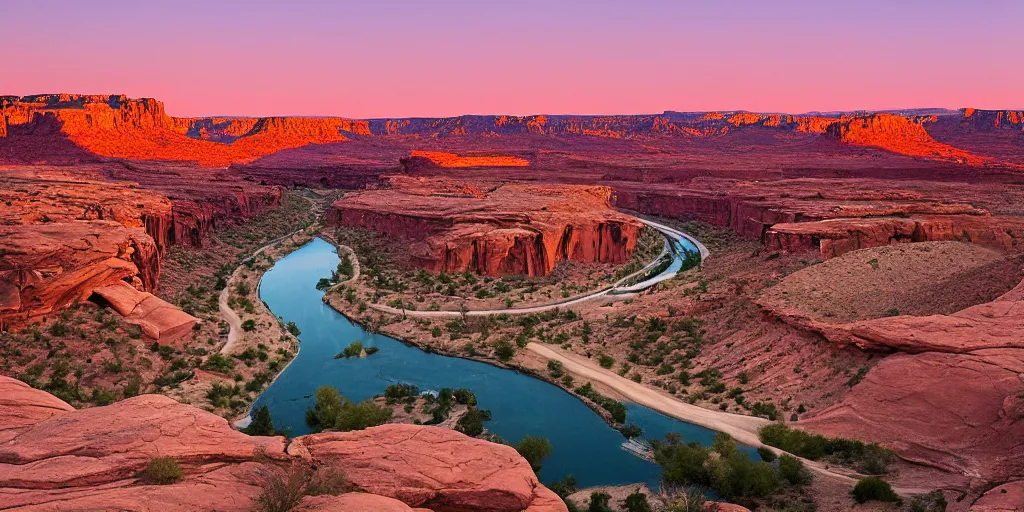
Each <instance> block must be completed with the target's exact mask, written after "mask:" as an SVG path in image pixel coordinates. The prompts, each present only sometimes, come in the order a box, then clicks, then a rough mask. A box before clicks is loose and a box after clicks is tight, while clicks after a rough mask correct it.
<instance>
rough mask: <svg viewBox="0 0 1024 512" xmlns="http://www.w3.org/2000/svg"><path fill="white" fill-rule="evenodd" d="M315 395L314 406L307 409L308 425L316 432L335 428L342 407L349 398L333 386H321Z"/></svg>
mask: <svg viewBox="0 0 1024 512" xmlns="http://www.w3.org/2000/svg"><path fill="white" fill-rule="evenodd" d="M314 396H315V397H316V399H315V400H316V401H315V403H314V405H313V407H312V408H309V409H306V425H309V428H311V429H313V431H314V432H320V431H321V430H324V429H328V428H333V427H334V425H335V423H337V422H338V414H339V413H340V412H341V408H342V407H343V406H344V403H345V402H348V399H346V398H345V397H344V396H342V394H341V393H340V392H339V391H338V390H337V389H334V388H332V387H331V386H320V387H319V388H317V389H316V393H314Z"/></svg>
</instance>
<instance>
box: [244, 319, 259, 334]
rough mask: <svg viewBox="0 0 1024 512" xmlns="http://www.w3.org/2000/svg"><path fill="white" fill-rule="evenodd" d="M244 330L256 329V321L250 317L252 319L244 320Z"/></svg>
mask: <svg viewBox="0 0 1024 512" xmlns="http://www.w3.org/2000/svg"><path fill="white" fill-rule="evenodd" d="M242 330H243V331H245V332H252V331H255V330H256V321H255V320H253V319H251V318H250V319H248V320H246V321H244V322H242Z"/></svg>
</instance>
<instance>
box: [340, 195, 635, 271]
mask: <svg viewBox="0 0 1024 512" xmlns="http://www.w3.org/2000/svg"><path fill="white" fill-rule="evenodd" d="M390 184H391V188H388V189H381V190H368V191H364V192H358V193H354V194H349V195H346V196H345V197H344V198H342V199H340V200H338V201H337V202H335V203H334V204H333V205H332V208H331V210H330V211H329V212H328V220H329V221H330V222H331V223H333V224H334V225H338V226H349V227H360V228H365V229H369V230H373V231H376V232H379V233H384V234H387V235H389V236H391V237H395V238H398V239H403V240H407V241H409V242H411V253H412V260H413V263H414V264H416V265H418V266H420V267H423V268H427V269H430V270H432V271H445V272H462V271H466V270H472V271H474V272H477V273H480V274H483V275H491V276H500V275H507V274H527V275H534V276H538V275H547V274H548V273H550V272H551V271H552V270H554V268H555V265H556V264H557V263H558V262H559V261H563V260H574V261H580V262H585V263H613V264H614V263H623V262H625V261H627V260H628V259H629V257H630V255H631V254H632V252H633V249H634V248H635V247H636V241H637V236H638V234H639V232H640V230H641V229H642V228H643V224H642V223H640V222H639V221H638V220H636V219H634V218H632V217H630V216H628V215H624V214H621V213H618V212H616V211H615V210H613V209H612V208H611V207H610V203H609V200H610V195H611V191H610V189H608V188H606V187H586V186H540V185H523V184H511V183H510V184H503V185H501V184H499V185H495V186H493V188H491V189H490V190H486V189H484V188H483V187H482V186H481V187H479V188H477V186H474V185H467V184H464V183H460V182H454V181H450V180H444V179H426V178H405V177H394V178H392V179H391V181H390Z"/></svg>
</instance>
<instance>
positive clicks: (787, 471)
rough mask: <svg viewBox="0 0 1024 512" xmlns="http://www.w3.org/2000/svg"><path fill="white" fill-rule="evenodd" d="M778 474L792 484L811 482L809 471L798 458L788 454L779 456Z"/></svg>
mask: <svg viewBox="0 0 1024 512" xmlns="http://www.w3.org/2000/svg"><path fill="white" fill-rule="evenodd" d="M779 475H780V476H782V478H785V479H786V481H787V482H789V483H791V484H793V485H804V484H809V483H811V472H810V471H807V468H805V467H804V463H803V462H800V459H798V458H796V457H794V456H792V455H789V454H785V455H783V456H782V457H779Z"/></svg>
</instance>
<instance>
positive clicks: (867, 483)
mask: <svg viewBox="0 0 1024 512" xmlns="http://www.w3.org/2000/svg"><path fill="white" fill-rule="evenodd" d="M851 494H853V499H854V500H856V501H857V503H866V502H868V501H886V502H891V503H896V502H899V501H900V497H899V496H898V495H897V494H896V493H895V492H893V490H892V486H891V485H889V482H886V481H885V480H882V479H881V478H878V477H877V476H869V477H867V478H862V479H860V481H859V482H857V485H855V486H854V487H853V491H852V493H851Z"/></svg>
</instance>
